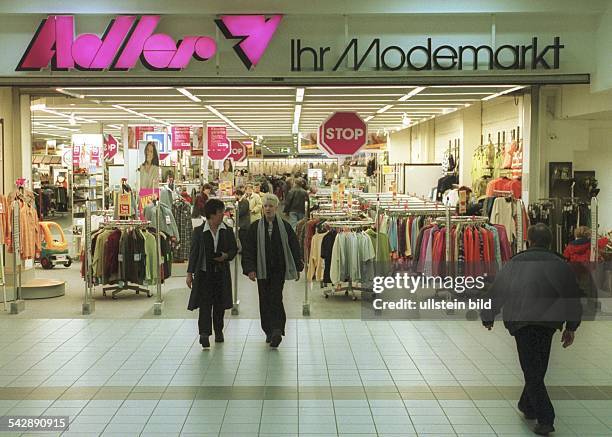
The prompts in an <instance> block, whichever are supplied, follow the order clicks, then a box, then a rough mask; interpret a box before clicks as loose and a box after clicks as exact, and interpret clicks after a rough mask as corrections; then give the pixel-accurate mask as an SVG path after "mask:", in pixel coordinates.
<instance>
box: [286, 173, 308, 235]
mask: <svg viewBox="0 0 612 437" xmlns="http://www.w3.org/2000/svg"><path fill="white" fill-rule="evenodd" d="M305 185H306V184H305V182H304V179H301V178H300V179H297V180H296V181H295V183H294V185H293V188H291V190H289V193H288V194H287V198H286V199H285V214H287V216H288V217H289V223H290V224H291V227H292V228H293V230H294V231H295V228H296V226H297V224H298V222H299V221H300V220H302V219H303V218H304V215H305V214H306V200H307V199H308V193H307V192H306V190H305V189H304V186H305Z"/></svg>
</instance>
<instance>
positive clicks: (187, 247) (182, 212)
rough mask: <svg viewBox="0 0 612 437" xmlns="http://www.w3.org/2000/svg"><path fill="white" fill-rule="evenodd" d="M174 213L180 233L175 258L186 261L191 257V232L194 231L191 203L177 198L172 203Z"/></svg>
mask: <svg viewBox="0 0 612 437" xmlns="http://www.w3.org/2000/svg"><path fill="white" fill-rule="evenodd" d="M172 215H173V216H174V219H175V221H176V226H177V229H178V233H179V244H178V245H177V246H176V247H175V249H174V253H173V255H174V258H175V259H177V260H180V261H184V260H187V259H189V252H190V251H191V234H192V233H193V223H192V221H191V205H190V204H189V203H187V202H185V201H183V200H180V199H179V200H176V201H175V202H174V203H173V204H172Z"/></svg>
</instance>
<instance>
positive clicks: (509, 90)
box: [482, 85, 525, 102]
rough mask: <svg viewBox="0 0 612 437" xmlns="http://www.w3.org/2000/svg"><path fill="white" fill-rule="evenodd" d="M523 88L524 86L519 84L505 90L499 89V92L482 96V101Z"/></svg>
mask: <svg viewBox="0 0 612 437" xmlns="http://www.w3.org/2000/svg"><path fill="white" fill-rule="evenodd" d="M523 88H525V86H523V85H521V86H515V87H514V88H510V89H507V90H505V91H501V92H499V93H497V94H491V95H490V96H487V97H483V98H482V101H483V102H484V101H487V100H491V99H494V98H496V97H501V96H503V95H504V94H510V93H513V92H514V91H518V90H522V89H523Z"/></svg>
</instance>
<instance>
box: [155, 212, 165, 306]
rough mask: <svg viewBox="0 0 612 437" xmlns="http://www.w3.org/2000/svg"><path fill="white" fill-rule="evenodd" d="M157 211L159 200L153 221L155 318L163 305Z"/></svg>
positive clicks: (158, 214) (158, 216)
mask: <svg viewBox="0 0 612 437" xmlns="http://www.w3.org/2000/svg"><path fill="white" fill-rule="evenodd" d="M159 210H160V206H159V200H157V201H155V219H156V223H157V228H156V230H155V246H156V251H155V265H156V267H157V284H156V285H157V293H156V298H155V303H154V304H153V314H154V315H156V316H161V314H162V308H163V303H164V301H163V299H162V291H161V285H162V284H161V282H162V275H163V273H164V271H163V268H162V262H161V241H160V237H159V224H160V223H161V222H160V221H159V220H160V213H159Z"/></svg>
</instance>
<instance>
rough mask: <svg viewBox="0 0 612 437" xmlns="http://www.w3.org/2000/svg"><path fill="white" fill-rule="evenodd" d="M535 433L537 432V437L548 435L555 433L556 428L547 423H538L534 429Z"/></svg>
mask: <svg viewBox="0 0 612 437" xmlns="http://www.w3.org/2000/svg"><path fill="white" fill-rule="evenodd" d="M533 432H535V433H536V434H537V435H548V434H550V433H551V432H555V427H554V426H552V425H547V424H545V423H538V424H537V425H536V426H535V428H534V429H533Z"/></svg>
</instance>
